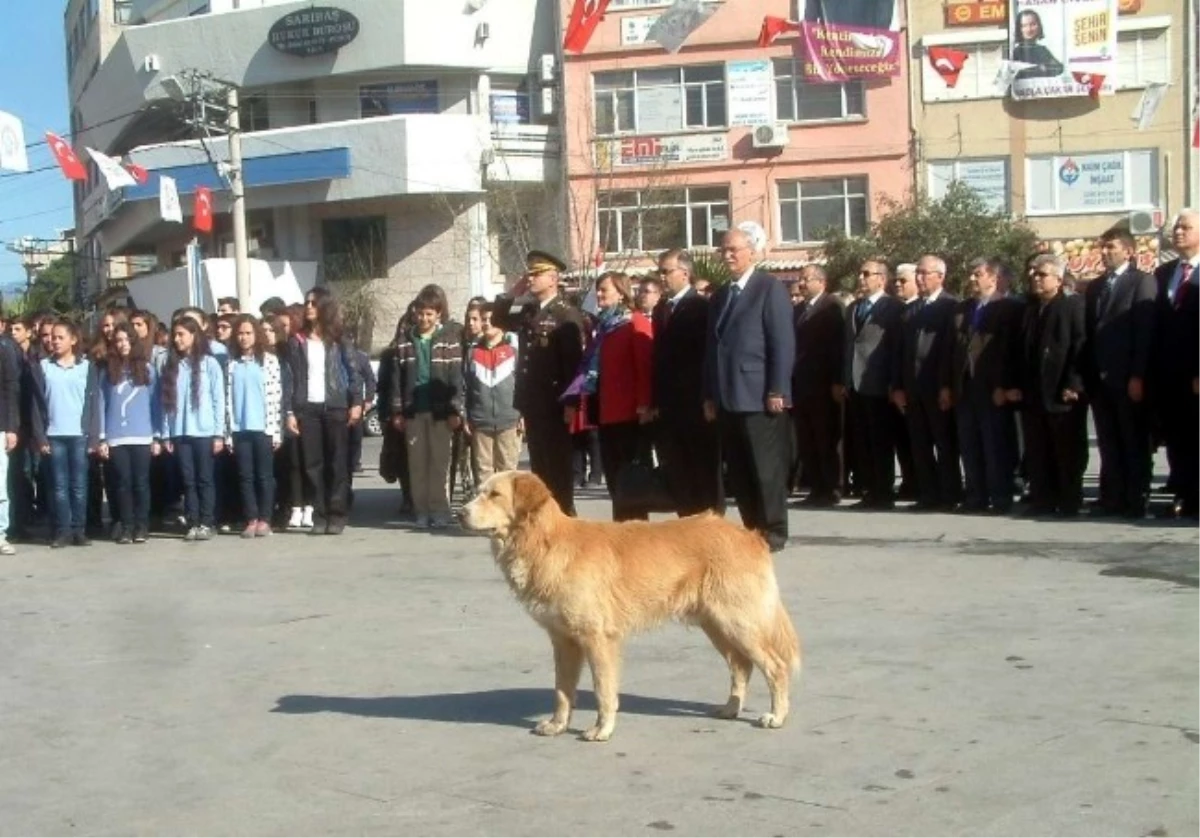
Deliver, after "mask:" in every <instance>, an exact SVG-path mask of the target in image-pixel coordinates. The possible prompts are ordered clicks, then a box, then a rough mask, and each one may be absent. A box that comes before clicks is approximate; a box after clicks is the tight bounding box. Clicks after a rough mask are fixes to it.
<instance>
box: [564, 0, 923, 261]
mask: <svg viewBox="0 0 1200 838" xmlns="http://www.w3.org/2000/svg"><path fill="white" fill-rule="evenodd" d="M670 5H671V4H670V3H669V2H654V0H612V2H611V3H610V5H609V6H608V10H607V13H606V14H605V16H604V19H603V20H602V21H601V22H600V24H599V26H598V27H597V28H596V30H595V32H594V34H593V35H592V37H591V39H590V41H589V43H588V44H587V47H586V49H585V50H584V51H583V52H582V53H581V54H579V55H570V54H568V55H566V56H565V57H564V59H563V85H564V101H565V106H564V108H563V114H564V117H563V125H564V128H563V131H564V134H565V136H566V138H567V152H568V155H567V181H568V184H567V193H568V208H567V215H568V240H569V249H570V256H571V258H572V260H573V261H574V262H575V263H576V264H577V265H588V264H590V263H592V262H593V261H595V262H598V261H600V260H601V259H602V260H604V261H605V263H606V264H608V265H610V266H622V267H638V266H644V265H647V264H650V262H651V260H652V258H653V255H654V253H655V252H656V251H660V250H662V249H664V248H666V247H689V248H704V247H710V246H715V245H718V244H719V243H720V238H721V235H722V233H723V232H724V231H725V230H728V229H730V228H731V227H733V226H736V225H737V224H739V223H741V222H743V221H755V222H757V223H759V224H761V225H762V227H763V229H764V230H765V232H766V234H767V242H768V245H767V248H768V256H769V264H770V265H771V266H773V267H774V268H775V269H776V270H777V271H779V270H784V271H786V270H787V269H788V268H795V267H798V266H799V264H800V263H801V262H802V261H804V260H806V259H808V258H809V256H810V255H811V253H812V251H813V248H814V246H815V245H816V244H817V243H818V242H819V239H820V236H819V233H820V232H821V231H822V230H823V229H825V228H828V227H836V228H838V229H841V230H843V231H845V232H846V233H849V234H854V233H861V232H864V231H865V230H866V229H867V227H868V226H869V224H870V223H871V220H872V218H873V217H874V216H875V215H876V213H877V212H879V210H880V208H881V202H882V201H883V200H885V199H896V200H903V199H905V198H906V197H907V196H908V195H909V194H910V191H911V187H912V185H913V182H914V171H913V169H912V166H911V163H910V161H911V157H910V146H911V142H910V134H909V116H908V114H909V103H908V78H907V76H908V73H909V69H910V68H909V66H908V64H907V62H903V61H902V62H900V63H901V68H900V75H899V76H897V77H895V78H883V79H872V80H852V81H846V82H842V83H834V84H817V83H811V82H807V81H805V79H804V78H803V75H802V73H801V72H800V69H799V66H798V63H797V62H798V59H797V58H796V56H795V54H794V51H795V47H796V41H797V38H796V36H795V35H794V34H786V35H783V36H781V37H780V38H778V40H776V41H775V42H774V43H773V44H772V45H771V46H768V47H766V48H765V49H764V48H762V47H759V46H758V44H757V40H758V36H759V30H760V27H761V25H762V22H763V18H764V16H766V15H772V16H777V17H781V18H785V19H787V18H790V19H797V18H799V17H801V16H802V10H801V8H799V5H800V3H799V2H797V0H792V2H789V0H725V2H715V3H714V4H713V5H714V6H716V9H715V11H714V13H713V14H712V16H711V17H710V18H708V20H707V21H705V22H704V23H703V24H702V25H701V26H700V27H699V28H698V29H696V30H695V31H694V32H692V34H691V35H690V36H689V37H688V38H687V41H686V43H685V44H684V46H683V47H682V49H681V50H679V51H678V52H677V53H675V54H671V53H668V52H667V51H666V50H665V49H664V48H663V47H662V46H660V45H659V44H657V43H654V42H648V41H647V39H646V33H647V31H648V30H649V28H650V26H651V25H652V24H653V22H654V20H655V19H656V17H657V16H658V15H659V14H662V12H663V11H664V10H665V9H666V8H667V7H669V6H670ZM573 6H574V3H573V1H572V0H561V9H560V11H561V14H562V21H563V23H562V25H563V26H564V28H565V27H566V26H567V22H568V21H569V19H570V15H571V11H572V8H573ZM901 13H902V12H901ZM897 34H898V36H899V39H900V47H901V49H907V43H906V36H905V33H904V32H903V31H901V32H899V33H897Z"/></svg>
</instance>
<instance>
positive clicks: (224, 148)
mask: <svg viewBox="0 0 1200 838" xmlns="http://www.w3.org/2000/svg"><path fill="white" fill-rule="evenodd" d="M329 3H330V5H324V6H315V5H314V4H313V3H312V2H308V1H307V0H306V2H294V0H293V1H292V2H279V1H278V0H209V2H204V0H69V3H68V7H67V14H66V31H67V41H68V70H69V73H70V92H71V101H72V103H73V107H72V113H71V122H72V128H73V141H74V145H75V148H76V149H77V151H79V152H81V157H83V155H82V151H83V147H84V146H90V147H92V148H95V149H98V150H102V151H105V152H107V153H108V154H110V155H114V156H125V157H126V158H127V159H129V160H132V161H133V162H135V163H137V164H139V165H141V166H144V167H146V168H147V169H149V170H151V172H157V173H160V174H164V175H169V176H171V177H173V178H175V180H176V182H177V183H178V185H179V191H180V195H181V199H182V201H181V202H182V204H183V208H184V214H185V219H184V221H185V223H184V224H183V225H179V224H172V223H168V222H164V221H162V220H161V219H160V217H159V207H158V187H157V182H156V179H155V178H151V180H150V181H149V183H147V184H146V185H144V186H139V187H130V188H126V189H122V190H118V191H117V192H116V193H110V192H109V191H108V190H107V189H106V187H105V186H104V183H103V181H102V180H101V179H99V178H98V177H95V176H94V177H93V178H92V179H91V180H90V181H89V182H88V183H86V184H78V185H77V189H76V224H77V230H78V235H79V240H80V246H81V249H82V251H83V253H84V254H85V258H84V259H83V260H82V261H81V264H83V265H85V266H86V268H87V270H88V273H89V277H88V281H89V288H90V289H91V291H92V292H93V293H95V292H97V291H99V290H100V289H101V288H103V286H104V284H105V282H106V281H107V280H108V279H109V278H116V277H110V276H109V275H108V274H109V266H110V265H112V264H113V263H114V258H116V257H121V256H138V257H141V259H142V262H143V263H144V262H145V261H149V262H152V263H154V264H156V265H157V266H159V267H161V268H171V267H176V266H178V265H180V264H183V262H184V251H185V248H186V246H187V243H188V242H189V241H190V239H191V238H192V235H193V234H192V230H191V223H190V222H191V219H190V218H188V217H187V216H188V215H189V214H190V211H191V206H192V198H191V195H192V193H193V192H194V191H195V189H196V188H197V187H198V186H209V187H211V188H212V189H213V193H214V198H215V204H216V210H217V212H218V215H217V217H216V227H215V229H214V233H213V235H212V236H211V237H207V236H202V237H201V241H202V243H203V244H204V247H205V253H206V255H207V256H231V255H232V222H231V219H230V216H229V215H228V214H227V212H226V210H227V209H228V206H229V200H230V195H229V192H228V189H227V187H226V184H225V182H224V181H223V179H222V175H221V172H220V170H221V168H222V167H221V164H222V163H224V162H225V161H227V160H228V156H229V155H228V143H227V140H226V138H225V137H223V136H221V135H220V133H219V132H217V133H214V134H213V135H212V136H211V137H210V138H209V139H207V140H205V141H203V142H202V141H201V139H200V136H201V132H200V130H199V129H198V128H197V127H196V126H195V125H194V124H189V123H188V119H189V116H190V115H191V112H192V109H191V108H190V107H186V106H185V105H184V104H181V103H179V102H178V101H175V100H173V99H172V98H171V95H170V94H171V92H172V87H174V81H178V80H181V79H187V78H189V77H190V76H189V74H190V71H200V72H202V73H206V74H209V75H210V76H211V77H212V78H213V79H216V80H218V81H220V82H222V83H225V84H228V85H234V86H236V87H237V88H238V91H239V95H240V99H241V107H240V108H239V113H240V118H241V125H242V130H243V131H244V132H245V133H244V142H243V158H244V161H245V165H244V173H245V182H246V208H247V227H248V230H249V240H250V252H251V256H258V257H260V258H264V259H288V260H293V261H312V262H317V263H318V264H319V265H320V275H321V276H322V277H323V278H324V279H327V280H337V279H338V278H340V277H342V276H345V275H347V274H349V275H351V276H354V277H356V278H357V277H359V276H362V275H366V276H369V277H371V278H373V279H374V280H375V283H374V286H373V287H374V288H375V289H376V290H377V300H378V306H377V311H378V314H377V316H376V318H375V329H374V340H373V343H374V344H375V345H377V346H378V345H379V344H381V343H383V342H386V341H387V340H389V339H390V338H391V333H392V327H393V325H394V323H395V321H396V319H397V318H398V316H399V314H400V313H401V312H402V309H403V306H404V305H405V304H406V303H407V301H408V300H409V299H410V298H411V297H412V296H413V294H415V292H416V291H417V290H419V289H420V287H421V286H423V285H425V284H426V283H429V282H437V283H439V284H441V285H442V286H443V287H444V288H446V290H447V292H448V294H449V295H450V299H451V307H452V311H453V313H454V314H455V316H461V311H462V307H463V305H464V304H465V302H466V299H467V298H468V297H469V296H471V295H473V294H480V293H491V292H492V291H493V290H494V288H495V287H496V285H497V284H498V283H499V282H501V281H502V279H503V276H504V275H505V274H506V273H512V272H514V271H516V270H519V267H518V266H519V259H520V254H519V252H518V251H519V250H520V249H521V248H523V247H524V246H526V245H529V244H531V243H532V244H535V245H536V244H538V243H546V244H547V245H548V246H553V245H554V243H555V242H558V241H560V240H561V239H562V234H561V230H560V229H559V228H558V225H559V223H560V222H559V221H558V219H560V218H561V217H562V215H563V213H562V212H561V211H560V209H561V206H562V198H561V195H562V192H561V189H560V178H561V174H560V169H559V160H560V150H559V136H558V129H557V127H556V124H557V114H554V113H553V112H552V111H553V108H552V107H551V108H550V109H549V111H550V112H545V111H544V110H543V108H542V106H541V104H540V103H541V101H542V97H541V95H540V85H541V81H540V79H541V78H542V73H541V66H542V60H541V59H542V56H543V55H551V56H553V55H554V53H555V43H556V40H557V37H558V36H557V32H556V18H557V15H556V13H555V12H556V8H555V2H554V0H329ZM551 60H553V59H551ZM535 70H536V71H537V72H536V74H535ZM184 86H185V87H187V86H188V85H186V84H185V85H184ZM530 91H533V95H532V96H531V95H530ZM175 92H176V93H178V90H176V91H175ZM208 116H209V118H210V121H211V120H213V119H216V120H220V119H221V118H223V117H222V115H221V114H220V112H219V110H216V111H213V112H210V113H209V114H208ZM84 159H86V158H84ZM93 174H94V175H98V173H95V172H93Z"/></svg>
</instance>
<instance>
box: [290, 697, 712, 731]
mask: <svg viewBox="0 0 1200 838" xmlns="http://www.w3.org/2000/svg"><path fill="white" fill-rule="evenodd" d="M553 707H554V693H553V691H552V690H547V689H509V690H486V691H483V692H468V693H438V694H434V695H393V696H380V697H378V698H360V697H355V696H334V695H285V696H282V697H281V698H279V699H278V700H277V703H276V705H275V707H273V708H272V709H271V712H272V713H288V714H293V715H301V714H306V713H342V714H345V715H349V716H365V717H369V718H391V719H422V720H425V721H430V722H457V723H467V724H492V725H506V726H509V727H529V726H530V724H531V723H532V722H533V721H534V720H535V719H537V718H540V717H544V716H548V715H549V714H550V712H551V710H552V709H553ZM595 709H596V700H595V696H594V695H593V694H592V693H591V692H590V691H585V690H580V691H579V693H578V704H577V705H576V711H577V712H579V711H582V712H588V711H592V712H594V711H595ZM712 709H713V705H712V704H701V703H698V702H693V701H675V700H671V699H665V698H652V697H649V696H641V695H629V694H628V693H622V694H621V712H622V713H626V714H628V713H632V714H635V715H640V716H701V717H704V716H708V714H709V712H710V711H711V710H712Z"/></svg>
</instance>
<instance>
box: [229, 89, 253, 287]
mask: <svg viewBox="0 0 1200 838" xmlns="http://www.w3.org/2000/svg"><path fill="white" fill-rule="evenodd" d="M228 97H229V98H228V105H229V122H228V125H229V189H230V191H231V192H232V193H233V204H232V206H231V207H230V212H231V213H232V214H233V264H234V276H235V281H236V284H237V297H238V307H239V308H240V309H241V310H242V311H250V310H251V300H250V256H249V253H248V252H247V246H246V183H245V179H244V178H243V177H242V120H241V115H240V114H239V113H238V92H237V88H236V87H230V88H229V94H228Z"/></svg>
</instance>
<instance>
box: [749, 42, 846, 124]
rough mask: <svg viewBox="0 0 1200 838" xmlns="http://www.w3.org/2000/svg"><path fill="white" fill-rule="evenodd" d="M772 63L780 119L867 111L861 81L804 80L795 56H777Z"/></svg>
mask: <svg viewBox="0 0 1200 838" xmlns="http://www.w3.org/2000/svg"><path fill="white" fill-rule="evenodd" d="M772 64H773V69H774V71H775V118H776V119H778V120H779V121H780V122H824V121H827V120H833V119H861V118H862V117H863V116H864V115H865V114H866V108H865V107H864V105H863V99H864V97H863V85H862V82H861V81H849V82H844V83H842V84H814V83H812V82H807V81H805V80H804V76H803V74H802V73H800V72H799V68H798V67H797V66H796V62H795V60H794V59H791V58H777V59H775V60H774V61H773V62H772Z"/></svg>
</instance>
